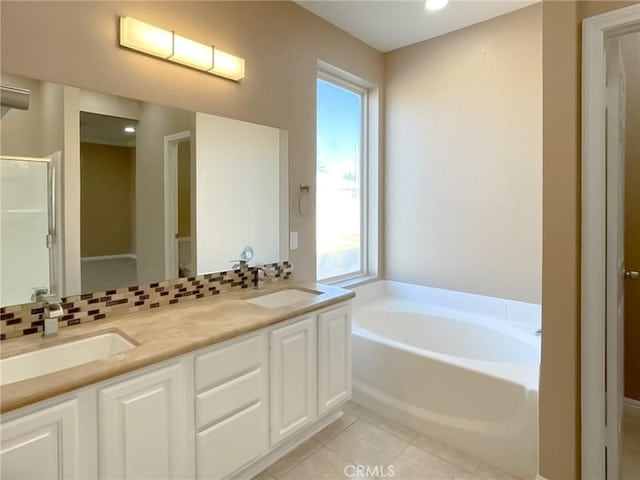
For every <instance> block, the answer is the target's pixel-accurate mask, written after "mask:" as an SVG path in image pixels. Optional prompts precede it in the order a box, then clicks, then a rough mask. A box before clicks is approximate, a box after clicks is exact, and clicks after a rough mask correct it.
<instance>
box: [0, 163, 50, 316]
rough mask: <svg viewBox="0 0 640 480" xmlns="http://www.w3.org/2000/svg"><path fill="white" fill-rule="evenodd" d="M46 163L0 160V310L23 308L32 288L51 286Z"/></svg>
mask: <svg viewBox="0 0 640 480" xmlns="http://www.w3.org/2000/svg"><path fill="white" fill-rule="evenodd" d="M51 162H52V160H51V158H46V157H45V158H27V157H9V156H2V157H0V205H1V206H2V207H1V208H0V244H1V245H2V249H1V250H0V265H2V268H1V269H0V285H1V288H0V305H15V304H19V303H29V302H31V301H32V299H31V295H32V293H33V291H34V289H35V288H46V289H47V291H51V286H52V285H53V284H54V283H55V278H54V275H53V270H52V268H51V266H52V263H51V259H52V254H53V250H52V248H51V247H52V240H53V237H52V233H53V224H52V221H53V218H54V213H53V211H52V207H53V202H52V199H53V171H52V163H51Z"/></svg>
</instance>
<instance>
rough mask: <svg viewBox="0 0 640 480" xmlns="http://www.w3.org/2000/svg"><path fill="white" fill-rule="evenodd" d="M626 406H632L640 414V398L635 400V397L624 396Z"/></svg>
mask: <svg viewBox="0 0 640 480" xmlns="http://www.w3.org/2000/svg"><path fill="white" fill-rule="evenodd" d="M624 406H625V408H630V409H631V410H633V411H634V412H635V413H638V414H640V400H635V399H633V398H629V397H624Z"/></svg>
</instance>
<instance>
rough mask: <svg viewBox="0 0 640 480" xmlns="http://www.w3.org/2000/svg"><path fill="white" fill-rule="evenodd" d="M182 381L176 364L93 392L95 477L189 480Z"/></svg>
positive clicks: (122, 479)
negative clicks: (96, 451) (96, 441)
mask: <svg viewBox="0 0 640 480" xmlns="http://www.w3.org/2000/svg"><path fill="white" fill-rule="evenodd" d="M184 376H185V368H184V366H183V364H182V363H181V362H176V363H174V364H171V365H168V366H165V367H162V368H159V369H157V370H153V371H151V372H147V373H144V374H141V375H138V376H134V377H132V378H129V379H128V380H124V381H120V382H118V383H115V384H113V385H110V386H107V387H104V388H100V389H99V390H98V432H99V473H100V478H102V479H119V480H124V479H140V478H162V479H180V478H186V477H187V476H188V473H189V468H188V463H189V460H188V457H187V450H186V449H185V445H186V444H187V443H188V442H189V430H188V428H187V427H186V425H187V423H188V421H189V418H190V417H189V415H188V413H187V402H186V400H187V395H186V391H187V387H186V385H185V378H184Z"/></svg>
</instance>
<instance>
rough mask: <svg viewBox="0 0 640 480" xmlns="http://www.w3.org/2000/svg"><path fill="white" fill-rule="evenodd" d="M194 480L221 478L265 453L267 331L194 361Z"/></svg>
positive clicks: (267, 418) (210, 351) (214, 349)
mask: <svg viewBox="0 0 640 480" xmlns="http://www.w3.org/2000/svg"><path fill="white" fill-rule="evenodd" d="M194 366H195V369H194V372H195V389H196V397H195V410H196V411H195V428H196V478H198V479H203V480H205V479H207V480H208V479H222V478H227V477H228V476H229V475H230V474H232V473H233V472H234V471H236V470H238V469H240V468H241V467H243V466H244V465H247V464H248V463H250V462H251V461H252V460H254V459H255V458H257V457H259V456H260V455H262V454H263V453H264V452H266V451H267V450H268V449H269V437H268V435H269V410H268V408H267V402H268V392H269V383H268V381H269V378H268V375H269V372H268V367H267V366H268V335H267V333H266V332H265V331H261V332H258V333H257V334H250V335H249V336H248V337H244V338H242V339H240V340H237V341H231V342H230V343H228V344H225V345H222V346H216V347H214V348H212V349H210V350H209V351H205V352H203V353H201V354H199V355H197V356H196V357H195V365H194Z"/></svg>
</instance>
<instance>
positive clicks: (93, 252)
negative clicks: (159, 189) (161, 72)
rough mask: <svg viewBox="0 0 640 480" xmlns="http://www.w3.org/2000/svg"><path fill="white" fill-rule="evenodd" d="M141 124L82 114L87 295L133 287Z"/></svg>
mask: <svg viewBox="0 0 640 480" xmlns="http://www.w3.org/2000/svg"><path fill="white" fill-rule="evenodd" d="M137 123H138V122H137V120H131V119H126V118H119V117H111V116H108V115H99V114H95V113H88V112H80V255H81V278H82V280H81V285H82V291H83V292H95V291H99V290H107V289H110V288H117V287H119V286H122V285H133V284H135V283H136V282H137V281H138V280H137V279H138V273H137V262H136V247H135V241H136V238H135V231H136V230H135V223H134V219H135V195H136V185H135V177H136V134H135V132H136V124H137Z"/></svg>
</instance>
